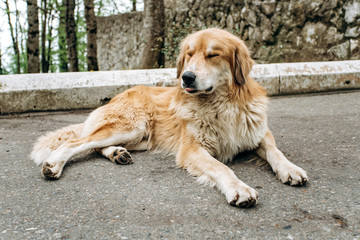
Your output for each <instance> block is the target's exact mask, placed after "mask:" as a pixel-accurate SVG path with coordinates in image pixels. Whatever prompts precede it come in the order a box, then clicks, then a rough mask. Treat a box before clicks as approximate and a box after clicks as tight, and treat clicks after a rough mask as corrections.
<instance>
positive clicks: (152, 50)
mask: <svg viewBox="0 0 360 240" xmlns="http://www.w3.org/2000/svg"><path fill="white" fill-rule="evenodd" d="M144 14H145V16H144V37H145V41H146V42H145V46H144V51H143V55H142V62H141V68H143V69H145V68H154V67H164V64H165V56H164V54H163V53H162V49H163V46H164V41H165V11H164V0H145V3H144Z"/></svg>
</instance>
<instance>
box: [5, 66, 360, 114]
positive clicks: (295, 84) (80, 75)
mask: <svg viewBox="0 0 360 240" xmlns="http://www.w3.org/2000/svg"><path fill="white" fill-rule="evenodd" d="M251 76H252V77H253V78H254V79H255V80H256V81H258V82H259V83H260V84H262V85H263V86H264V87H266V89H267V91H268V94H269V95H271V96H272V95H282V94H297V93H311V92H323V91H333V90H344V89H359V88H360V60H354V61H338V62H305V63H282V64H258V65H255V66H254V68H253V70H252V72H251ZM175 77H176V69H174V68H169V69H152V70H126V71H104V72H77V73H49V74H22V75H2V76H0V114H8V113H20V112H29V111H48V110H70V109H89V108H95V107H98V106H100V105H102V104H104V103H106V102H108V101H109V100H110V99H111V98H112V97H114V96H115V95H116V94H118V93H120V92H122V91H124V90H126V89H128V88H130V87H133V86H136V85H148V86H174V85H175V84H176V78H175Z"/></svg>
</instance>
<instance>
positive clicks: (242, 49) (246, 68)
mask: <svg viewBox="0 0 360 240" xmlns="http://www.w3.org/2000/svg"><path fill="white" fill-rule="evenodd" d="M253 64H254V60H252V59H251V57H250V53H249V50H248V49H247V47H246V46H245V44H244V42H243V41H241V40H240V41H239V42H238V43H237V44H236V47H235V51H234V56H233V75H234V80H235V82H236V83H238V84H240V85H243V84H245V82H246V79H247V78H248V77H249V74H250V71H251V69H252V66H253Z"/></svg>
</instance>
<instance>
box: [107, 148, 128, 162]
mask: <svg viewBox="0 0 360 240" xmlns="http://www.w3.org/2000/svg"><path fill="white" fill-rule="evenodd" d="M110 160H111V161H112V162H114V163H116V164H121V165H125V164H132V163H134V162H133V160H132V157H131V155H130V153H129V152H128V151H126V150H125V149H117V150H115V151H114V152H113V153H112V155H111V156H110Z"/></svg>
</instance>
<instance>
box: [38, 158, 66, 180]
mask: <svg viewBox="0 0 360 240" xmlns="http://www.w3.org/2000/svg"><path fill="white" fill-rule="evenodd" d="M41 171H42V174H43V175H44V177H45V178H47V179H52V180H56V179H59V178H60V176H61V172H62V166H61V164H49V163H47V162H44V163H43V165H42V170H41Z"/></svg>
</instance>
